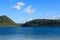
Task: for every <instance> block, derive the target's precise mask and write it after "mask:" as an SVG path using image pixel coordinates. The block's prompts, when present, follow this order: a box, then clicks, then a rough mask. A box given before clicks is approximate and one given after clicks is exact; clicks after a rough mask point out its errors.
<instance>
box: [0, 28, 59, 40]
mask: <svg viewBox="0 0 60 40" xmlns="http://www.w3.org/2000/svg"><path fill="white" fill-rule="evenodd" d="M0 40H60V27H1V28H0Z"/></svg>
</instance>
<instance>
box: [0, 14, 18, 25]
mask: <svg viewBox="0 0 60 40" xmlns="http://www.w3.org/2000/svg"><path fill="white" fill-rule="evenodd" d="M16 25H17V24H16V23H15V22H14V21H12V20H11V19H10V18H8V17H7V16H5V15H3V16H0V26H16Z"/></svg>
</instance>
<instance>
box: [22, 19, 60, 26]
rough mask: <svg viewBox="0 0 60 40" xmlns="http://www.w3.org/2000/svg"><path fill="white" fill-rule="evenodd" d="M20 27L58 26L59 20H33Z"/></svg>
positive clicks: (59, 24)
mask: <svg viewBox="0 0 60 40" xmlns="http://www.w3.org/2000/svg"><path fill="white" fill-rule="evenodd" d="M22 26H60V20H57V19H55V20H54V19H35V20H32V21H29V22H26V23H25V24H22Z"/></svg>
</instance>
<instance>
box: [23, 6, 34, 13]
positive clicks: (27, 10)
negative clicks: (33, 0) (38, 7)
mask: <svg viewBox="0 0 60 40" xmlns="http://www.w3.org/2000/svg"><path fill="white" fill-rule="evenodd" d="M24 12H25V13H27V14H33V13H34V12H35V9H32V6H31V5H29V6H27V7H26V8H25V9H24Z"/></svg>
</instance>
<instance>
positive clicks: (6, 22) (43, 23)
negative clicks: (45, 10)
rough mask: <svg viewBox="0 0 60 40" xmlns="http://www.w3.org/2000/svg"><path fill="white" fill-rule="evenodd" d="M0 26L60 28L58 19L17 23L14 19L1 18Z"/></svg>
mask: <svg viewBox="0 0 60 40" xmlns="http://www.w3.org/2000/svg"><path fill="white" fill-rule="evenodd" d="M0 26H60V20H58V19H34V20H31V21H28V22H26V23H23V24H21V23H15V22H14V21H13V20H12V19H10V18H8V17H7V16H5V15H3V16H0Z"/></svg>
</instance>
